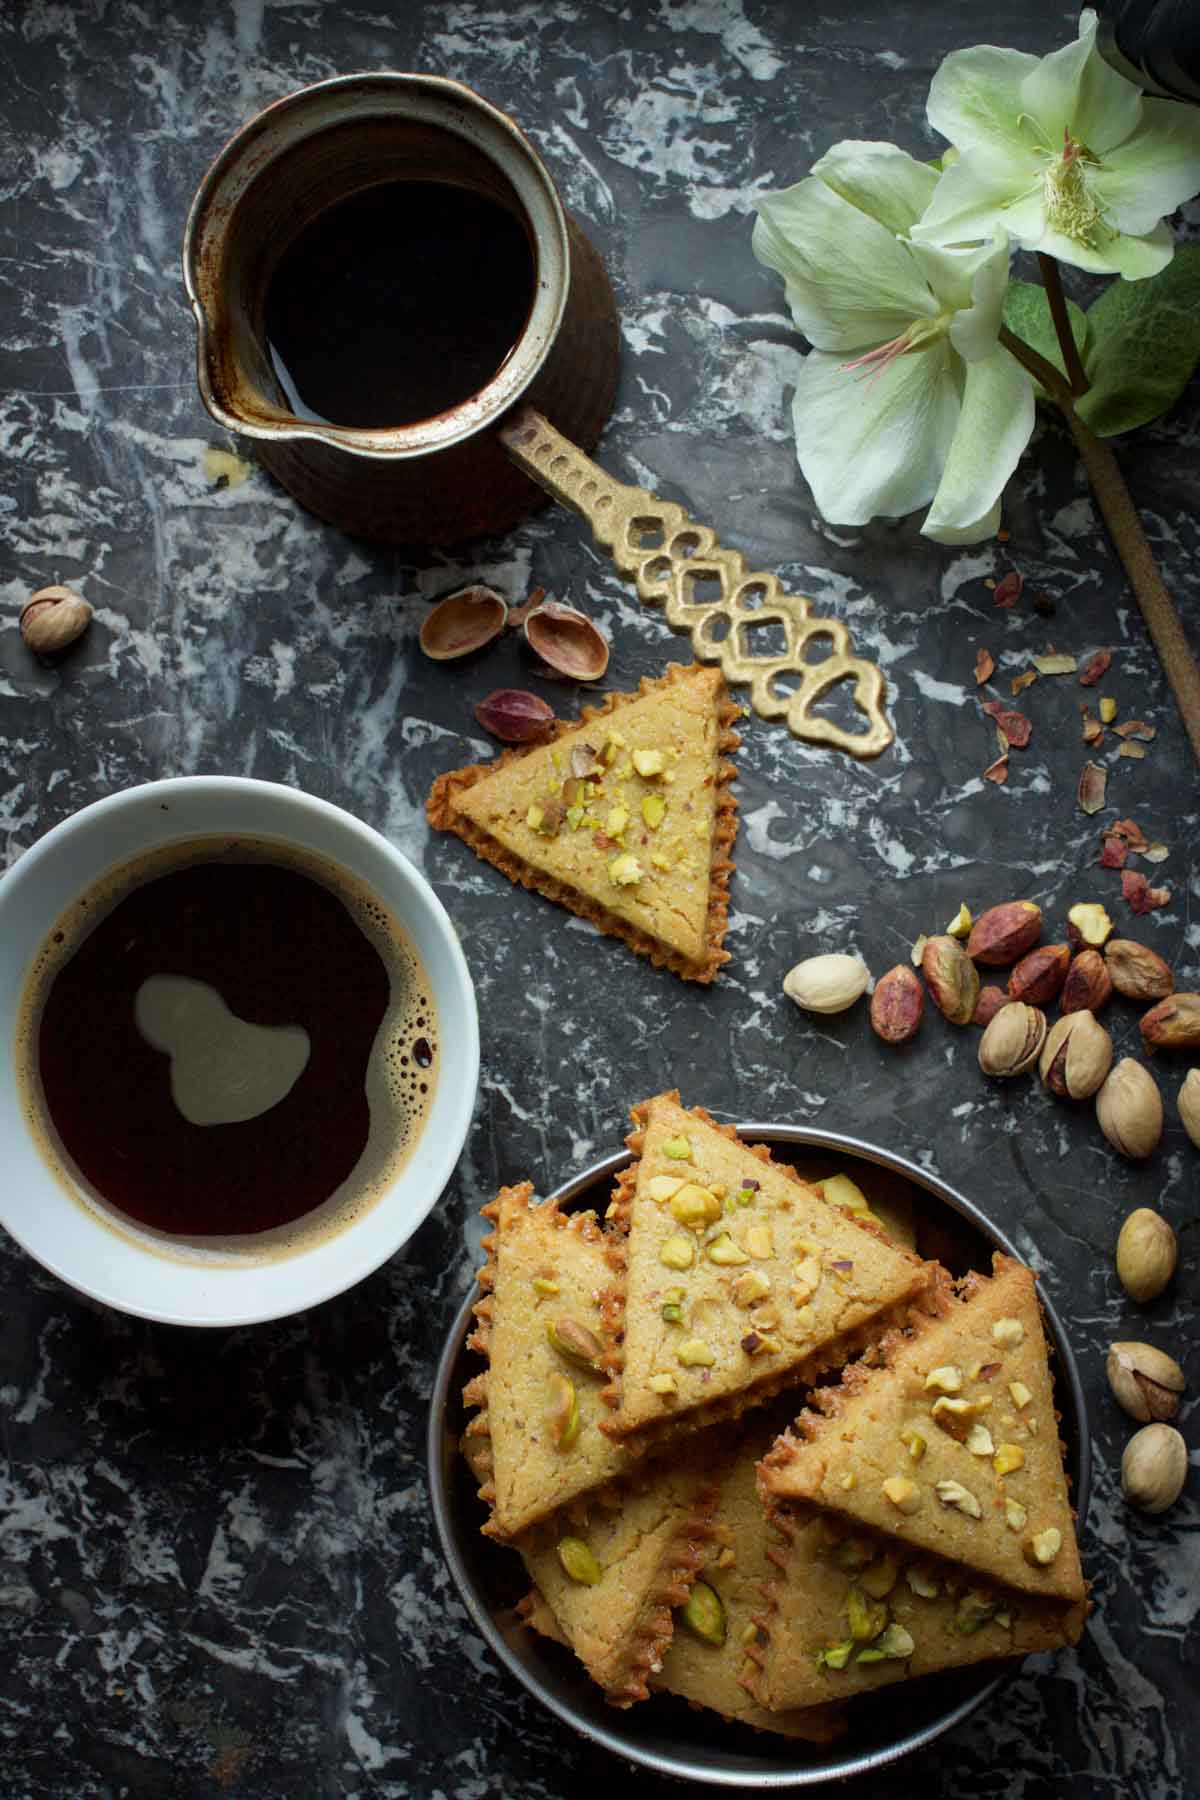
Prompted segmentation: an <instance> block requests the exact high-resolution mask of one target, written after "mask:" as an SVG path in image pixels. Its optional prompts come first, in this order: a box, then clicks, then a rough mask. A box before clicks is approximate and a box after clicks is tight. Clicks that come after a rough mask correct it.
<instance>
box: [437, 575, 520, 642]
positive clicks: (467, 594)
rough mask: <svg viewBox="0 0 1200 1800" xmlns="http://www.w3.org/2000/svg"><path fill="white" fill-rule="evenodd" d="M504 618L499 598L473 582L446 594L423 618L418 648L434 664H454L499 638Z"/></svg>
mask: <svg viewBox="0 0 1200 1800" xmlns="http://www.w3.org/2000/svg"><path fill="white" fill-rule="evenodd" d="M507 618H508V602H507V601H506V600H505V599H504V598H503V596H502V595H500V594H498V593H497V592H496V591H495V589H494V588H490V587H484V586H482V584H480V583H476V585H475V586H474V587H465V588H460V589H459V590H458V592H457V593H456V594H447V595H446V598H445V599H444V600H439V601H438V603H437V605H436V606H435V607H433V608H432V610H431V611H430V612H428V613H427V614H426V615H425V622H424V624H423V625H422V626H421V635H420V645H421V648H422V650H423V651H424V652H425V654H426V656H428V657H430V658H432V660H433V661H434V662H454V661H455V660H456V659H457V658H458V657H460V656H470V655H471V652H472V651H473V650H482V648H483V646H484V645H485V644H490V643H491V641H492V639H493V638H495V637H499V635H500V633H501V632H502V631H503V630H504V622H505V620H506V619H507Z"/></svg>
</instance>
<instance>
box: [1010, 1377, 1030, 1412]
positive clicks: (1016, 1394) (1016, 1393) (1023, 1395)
mask: <svg viewBox="0 0 1200 1800" xmlns="http://www.w3.org/2000/svg"><path fill="white" fill-rule="evenodd" d="M1008 1391H1009V1393H1010V1394H1011V1395H1012V1403H1013V1405H1014V1406H1015V1407H1016V1409H1017V1411H1018V1412H1024V1410H1025V1408H1026V1407H1027V1406H1028V1405H1029V1402H1030V1401H1031V1400H1032V1399H1033V1395H1032V1394H1031V1393H1030V1391H1029V1389H1028V1388H1027V1387H1026V1386H1025V1383H1024V1382H1023V1381H1010V1382H1009V1384H1008Z"/></svg>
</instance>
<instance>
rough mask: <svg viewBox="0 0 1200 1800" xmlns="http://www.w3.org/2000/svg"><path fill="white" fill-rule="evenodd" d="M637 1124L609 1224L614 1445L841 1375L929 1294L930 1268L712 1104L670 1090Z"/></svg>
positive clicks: (609, 1428) (607, 1318)
mask: <svg viewBox="0 0 1200 1800" xmlns="http://www.w3.org/2000/svg"><path fill="white" fill-rule="evenodd" d="M632 1118H633V1123H634V1130H633V1133H632V1134H631V1135H630V1137H628V1138H627V1139H626V1142H627V1143H628V1145H629V1148H630V1149H631V1150H632V1151H633V1153H634V1161H633V1163H632V1164H630V1166H629V1167H628V1168H627V1169H625V1170H624V1171H623V1172H622V1174H621V1176H620V1177H619V1179H618V1182H617V1186H616V1190H615V1192H614V1196H613V1200H612V1203H611V1204H610V1206H609V1208H608V1215H607V1216H608V1218H609V1219H610V1220H611V1222H612V1238H611V1241H610V1249H609V1260H610V1262H611V1263H612V1265H613V1270H614V1275H615V1277H616V1279H615V1280H614V1282H613V1285H612V1288H611V1290H610V1292H609V1293H608V1295H607V1296H606V1298H605V1306H604V1334H605V1341H606V1353H605V1359H604V1360H605V1364H606V1366H607V1367H608V1368H609V1369H610V1370H611V1371H612V1373H613V1380H612V1382H611V1384H610V1386H609V1387H608V1388H606V1389H605V1390H604V1398H605V1399H606V1400H607V1401H608V1403H609V1404H610V1406H611V1407H612V1408H613V1411H612V1413H611V1415H610V1417H609V1418H608V1419H606V1420H603V1421H602V1422H601V1429H602V1430H603V1431H605V1432H607V1433H608V1434H609V1435H610V1436H612V1437H614V1438H618V1439H622V1440H624V1441H627V1442H629V1443H631V1444H633V1445H637V1444H639V1443H641V1442H644V1441H646V1440H647V1439H653V1438H655V1437H657V1436H658V1435H659V1434H661V1433H663V1432H675V1431H677V1430H693V1429H696V1428H697V1427H699V1426H702V1425H707V1424H710V1423H712V1422H713V1421H715V1420H717V1419H721V1418H733V1417H736V1416H737V1415H738V1414H740V1413H741V1412H743V1411H744V1410H745V1409H746V1407H748V1406H754V1405H758V1404H760V1403H761V1402H762V1401H764V1400H766V1399H769V1398H770V1397H771V1396H772V1395H774V1394H775V1393H777V1392H778V1391H779V1390H780V1389H781V1388H783V1387H785V1386H794V1385H796V1384H799V1383H806V1382H811V1381H812V1380H813V1379H814V1378H815V1377H816V1376H817V1375H819V1374H820V1373H822V1372H823V1371H825V1370H827V1369H832V1368H840V1367H841V1366H842V1365H843V1363H845V1361H846V1360H847V1358H848V1357H849V1356H851V1355H853V1354H855V1353H856V1352H858V1351H860V1350H862V1349H863V1348H864V1347H866V1346H867V1345H868V1344H870V1343H871V1342H873V1341H874V1340H875V1339H877V1338H880V1337H882V1336H883V1335H884V1334H885V1333H886V1332H887V1331H888V1329H889V1328H892V1327H895V1326H896V1325H898V1324H901V1323H903V1322H905V1321H906V1320H907V1318H908V1316H909V1313H910V1311H911V1310H912V1308H913V1307H915V1306H917V1305H919V1304H920V1303H921V1302H922V1301H923V1299H924V1297H925V1296H926V1294H927V1292H928V1290H929V1287H930V1283H931V1280H932V1274H933V1272H932V1269H931V1266H930V1265H929V1264H927V1263H924V1262H922V1260H921V1258H920V1257H918V1256H916V1255H914V1254H912V1253H911V1252H909V1251H906V1250H902V1249H899V1248H898V1247H896V1246H895V1245H894V1244H892V1243H891V1241H890V1240H889V1239H888V1237H887V1234H886V1233H885V1232H884V1231H883V1230H882V1229H881V1228H880V1227H879V1226H878V1225H873V1224H871V1223H870V1222H864V1221H862V1220H860V1219H856V1218H855V1217H854V1216H853V1215H852V1214H850V1213H847V1212H845V1211H843V1210H842V1209H841V1208H839V1207H835V1206H831V1205H829V1204H828V1203H827V1202H826V1201H825V1200H823V1199H822V1198H821V1196H820V1195H819V1194H818V1193H816V1192H815V1191H814V1189H813V1188H811V1187H809V1186H808V1185H807V1183H805V1182H803V1181H801V1180H800V1178H799V1176H798V1175H797V1174H796V1173H795V1171H794V1170H793V1169H790V1168H788V1167H787V1166H786V1165H784V1164H781V1163H776V1162H773V1161H772V1160H771V1157H770V1154H769V1152H768V1151H767V1150H766V1148H765V1147H763V1146H762V1145H755V1146H751V1145H748V1144H743V1143H742V1142H741V1141H740V1139H739V1138H738V1136H737V1133H736V1132H735V1131H734V1129H733V1127H732V1126H727V1125H718V1124H717V1123H716V1121H715V1120H714V1119H713V1118H712V1117H711V1116H710V1114H708V1113H707V1112H705V1111H704V1109H703V1108H702V1107H696V1108H694V1109H692V1110H691V1111H685V1110H684V1108H683V1107H682V1106H681V1105H680V1103H679V1095H678V1094H677V1093H675V1092H672V1093H667V1094H660V1095H658V1096H657V1098H655V1099H653V1100H648V1101H646V1102H644V1103H643V1104H642V1105H639V1106H635V1107H634V1108H633V1109H632Z"/></svg>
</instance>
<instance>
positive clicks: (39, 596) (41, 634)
mask: <svg viewBox="0 0 1200 1800" xmlns="http://www.w3.org/2000/svg"><path fill="white" fill-rule="evenodd" d="M91 616H92V608H91V607H90V606H89V605H88V603H87V601H86V600H84V599H83V598H82V597H81V596H80V595H79V594H77V593H75V592H74V590H73V589H72V588H69V587H45V588H39V589H38V591H37V593H36V594H33V595H31V596H30V598H29V599H28V600H27V601H26V603H25V605H24V606H23V607H22V608H21V616H20V619H19V620H18V624H19V627H20V631H21V637H22V639H23V641H24V643H25V646H26V648H27V649H29V650H32V651H33V653H34V655H35V656H57V654H58V652H59V651H60V650H65V649H66V648H67V647H68V645H70V644H73V643H74V642H75V640H76V638H79V637H82V636H83V634H84V632H85V631H86V630H87V628H88V623H89V621H90V619H91Z"/></svg>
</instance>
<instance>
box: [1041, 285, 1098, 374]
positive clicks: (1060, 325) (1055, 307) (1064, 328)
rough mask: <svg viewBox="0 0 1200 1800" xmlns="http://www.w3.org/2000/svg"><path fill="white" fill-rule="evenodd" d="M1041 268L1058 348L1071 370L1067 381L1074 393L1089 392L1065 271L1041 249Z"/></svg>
mask: <svg viewBox="0 0 1200 1800" xmlns="http://www.w3.org/2000/svg"><path fill="white" fill-rule="evenodd" d="M1038 268H1039V269H1040V270H1041V271H1042V285H1043V286H1044V287H1045V290H1046V299H1047V300H1048V301H1049V303H1050V317H1051V318H1052V319H1053V321H1054V329H1055V331H1056V332H1057V333H1058V347H1059V349H1060V350H1061V351H1062V354H1063V364H1064V366H1065V368H1066V371H1067V380H1068V381H1069V382H1070V384H1071V392H1072V393H1073V394H1086V393H1087V391H1088V388H1089V386H1090V385H1091V384H1090V382H1089V381H1088V378H1087V376H1086V375H1085V374H1084V372H1083V363H1082V361H1081V359H1080V355H1079V345H1078V344H1077V343H1076V342H1075V333H1074V332H1073V331H1072V330H1071V317H1070V314H1069V313H1068V311H1067V296H1066V295H1065V294H1064V293H1063V284H1062V273H1061V271H1060V270H1059V266H1058V263H1057V261H1056V259H1055V258H1054V257H1053V256H1046V255H1044V254H1043V253H1042V251H1040V250H1039V251H1038Z"/></svg>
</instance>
